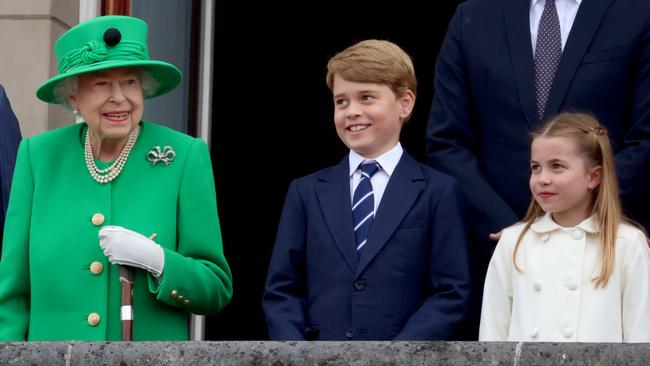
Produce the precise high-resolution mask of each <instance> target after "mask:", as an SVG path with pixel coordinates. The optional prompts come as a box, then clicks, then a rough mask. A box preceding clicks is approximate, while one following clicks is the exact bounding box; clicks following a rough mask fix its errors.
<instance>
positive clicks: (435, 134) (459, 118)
mask: <svg viewBox="0 0 650 366" xmlns="http://www.w3.org/2000/svg"><path fill="white" fill-rule="evenodd" d="M462 10H463V4H461V5H459V6H458V9H457V10H456V13H455V14H454V16H453V18H452V20H451V23H450V24H449V29H448V31H447V35H446V36H445V39H444V41H443V45H442V48H441V50H440V54H439V56H438V60H437V63H436V72H435V86H434V88H435V95H434V97H433V101H432V107H431V113H430V115H429V122H428V126H427V131H426V134H427V135H426V138H427V159H428V163H429V165H431V166H432V167H433V168H436V169H439V170H442V171H444V172H446V173H447V174H449V175H451V176H453V177H455V178H456V179H457V180H458V181H459V182H460V185H461V187H463V190H464V192H465V195H466V198H467V201H468V202H467V203H468V209H469V216H470V217H469V220H470V222H472V226H473V227H472V228H471V229H473V230H474V231H476V232H477V234H478V235H479V239H480V240H481V242H482V243H489V240H488V234H489V233H493V232H497V231H499V230H501V229H503V228H505V227H507V226H509V225H512V224H513V223H515V222H517V220H518V217H517V215H516V213H515V212H514V210H513V209H512V208H511V207H510V206H509V205H508V204H507V203H506V202H505V201H504V200H503V198H502V197H501V196H500V195H499V194H498V193H497V192H496V191H495V190H494V188H493V187H492V186H491V185H490V183H489V182H488V180H487V179H486V177H485V175H484V174H483V172H482V171H481V168H480V166H479V163H478V160H477V157H476V152H475V148H476V146H478V144H479V141H478V131H479V126H478V125H477V116H476V115H475V112H474V108H473V106H472V96H471V95H472V91H471V86H470V84H469V81H468V75H467V64H466V60H465V56H464V52H463V44H462V43H463V31H462V24H463V11H462ZM497 163H498V162H497ZM484 249H489V250H484V252H486V253H491V252H492V249H493V246H490V248H484Z"/></svg>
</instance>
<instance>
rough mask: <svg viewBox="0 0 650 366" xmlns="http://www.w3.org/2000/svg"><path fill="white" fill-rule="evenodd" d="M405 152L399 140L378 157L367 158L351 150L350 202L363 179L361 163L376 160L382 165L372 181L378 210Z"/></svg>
mask: <svg viewBox="0 0 650 366" xmlns="http://www.w3.org/2000/svg"><path fill="white" fill-rule="evenodd" d="M403 152H404V149H402V145H401V144H400V143H399V142H397V145H395V147H393V148H392V149H390V150H388V151H387V152H385V153H384V154H383V155H381V156H379V157H378V158H376V159H367V158H365V157H363V156H361V155H359V154H357V153H356V152H354V151H352V150H350V155H349V162H350V202H352V200H353V197H354V190H355V189H356V188H357V186H358V185H359V181H361V171H360V170H359V169H358V168H359V165H360V164H361V163H364V162H371V161H376V162H378V163H379V165H380V166H381V169H379V171H378V172H377V173H375V175H373V176H372V178H371V179H370V183H372V192H373V194H374V198H375V212H377V207H379V203H380V202H381V198H382V197H383V196H384V191H385V190H386V185H388V180H389V179H390V176H391V175H393V171H395V167H396V166H397V163H399V159H400V158H401V157H402V153H403Z"/></svg>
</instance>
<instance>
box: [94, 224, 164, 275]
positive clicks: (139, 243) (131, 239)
mask: <svg viewBox="0 0 650 366" xmlns="http://www.w3.org/2000/svg"><path fill="white" fill-rule="evenodd" d="M99 246H100V247H102V250H103V251H104V255H105V256H107V257H108V261H109V262H111V263H114V264H120V265H126V266H133V267H138V268H142V269H146V270H147V271H149V272H151V274H152V275H154V276H156V277H160V276H161V275H162V272H163V267H164V266H165V252H164V251H163V249H162V248H161V247H160V245H158V244H156V242H154V241H153V240H151V239H148V238H146V237H145V236H143V235H142V234H139V233H136V232H135V231H132V230H129V229H125V228H123V227H121V226H104V227H103V228H101V230H99Z"/></svg>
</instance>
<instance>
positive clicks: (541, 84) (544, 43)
mask: <svg viewBox="0 0 650 366" xmlns="http://www.w3.org/2000/svg"><path fill="white" fill-rule="evenodd" d="M561 56H562V36H561V35H560V19H559V18H558V15H557V9H556V7H555V0H546V4H545V5H544V11H543V12H542V17H541V18H540V20H539V28H538V30H537V43H536V45H535V99H537V116H538V117H539V119H542V118H543V117H544V109H545V108H546V102H547V101H548V95H549V93H550V91H551V85H552V84H553V79H555V73H556V71H557V67H558V65H559V64H560V57H561Z"/></svg>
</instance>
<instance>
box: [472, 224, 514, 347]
mask: <svg viewBox="0 0 650 366" xmlns="http://www.w3.org/2000/svg"><path fill="white" fill-rule="evenodd" d="M513 234H514V233H513V231H512V230H506V231H504V232H503V235H502V237H501V240H499V243H498V244H497V247H496V249H495V250H494V254H493V255H492V259H491V260H490V265H489V266H488V270H487V275H486V276H485V288H484V289H483V306H482V307H481V325H480V327H479V335H478V340H479V341H507V340H508V333H509V331H510V319H511V316H512V271H513V269H514V263H513V261H512V249H511V248H513V247H514V246H513V245H514V241H515V240H517V237H516V236H513ZM517 235H518V234H517Z"/></svg>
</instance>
